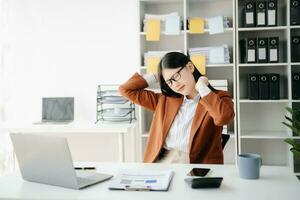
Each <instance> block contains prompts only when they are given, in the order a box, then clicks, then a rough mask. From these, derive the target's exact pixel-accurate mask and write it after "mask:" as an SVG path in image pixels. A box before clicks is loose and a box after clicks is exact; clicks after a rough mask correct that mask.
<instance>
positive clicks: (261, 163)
mask: <svg viewBox="0 0 300 200" xmlns="http://www.w3.org/2000/svg"><path fill="white" fill-rule="evenodd" d="M259 164H260V166H259V167H261V166H262V165H263V162H262V158H260V162H259Z"/></svg>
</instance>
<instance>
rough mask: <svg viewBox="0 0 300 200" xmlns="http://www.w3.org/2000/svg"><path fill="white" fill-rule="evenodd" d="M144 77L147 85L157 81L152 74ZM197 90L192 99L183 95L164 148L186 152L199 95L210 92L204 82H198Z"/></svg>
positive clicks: (202, 95)
mask: <svg viewBox="0 0 300 200" xmlns="http://www.w3.org/2000/svg"><path fill="white" fill-rule="evenodd" d="M144 78H145V80H146V81H147V83H148V85H149V86H150V85H151V84H154V83H156V82H157V80H156V79H155V76H154V75H153V74H147V75H144ZM198 91H199V94H198V95H197V96H196V97H194V99H188V98H186V96H184V99H183V102H182V104H181V106H180V108H179V111H178V113H177V115H176V117H175V119H174V121H173V123H172V126H171V128H170V130H169V133H168V136H167V138H166V141H165V144H164V148H166V149H169V150H170V149H176V150H179V151H182V152H186V153H188V144H189V136H190V134H189V133H190V132H191V127H192V123H193V119H194V116H195V111H196V108H197V105H198V103H199V100H200V97H204V96H206V95H208V94H209V93H210V92H211V90H210V89H209V88H208V87H207V86H206V85H205V84H200V86H199V88H198Z"/></svg>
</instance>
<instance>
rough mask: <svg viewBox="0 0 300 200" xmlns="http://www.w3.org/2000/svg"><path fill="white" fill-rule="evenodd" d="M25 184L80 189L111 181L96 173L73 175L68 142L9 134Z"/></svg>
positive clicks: (36, 136)
mask: <svg viewBox="0 0 300 200" xmlns="http://www.w3.org/2000/svg"><path fill="white" fill-rule="evenodd" d="M10 137H11V140H12V143H13V147H14V150H15V153H16V156H17V160H18V163H19V168H20V171H21V174H22V177H23V179H24V180H27V181H31V182H37V183H43V184H49V185H55V186H61V187H66V188H72V189H82V188H85V187H87V186H90V185H94V184H96V183H99V182H103V181H105V180H108V179H110V178H112V177H113V176H112V175H109V174H100V173H96V172H86V173H83V172H81V173H80V172H78V173H76V171H75V169H74V166H73V161H72V157H71V154H70V151H69V147H68V143H67V139H66V138H64V137H58V136H46V135H33V134H22V133H11V134H10Z"/></svg>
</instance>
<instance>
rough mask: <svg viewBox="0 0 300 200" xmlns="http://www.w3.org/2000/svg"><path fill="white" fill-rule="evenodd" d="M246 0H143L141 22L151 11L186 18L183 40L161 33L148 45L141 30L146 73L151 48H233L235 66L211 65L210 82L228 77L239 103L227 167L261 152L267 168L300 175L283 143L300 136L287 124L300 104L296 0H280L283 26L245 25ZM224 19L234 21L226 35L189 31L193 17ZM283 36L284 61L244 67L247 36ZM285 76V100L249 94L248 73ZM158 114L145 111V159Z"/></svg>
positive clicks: (299, 32) (141, 138)
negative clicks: (293, 17)
mask: <svg viewBox="0 0 300 200" xmlns="http://www.w3.org/2000/svg"><path fill="white" fill-rule="evenodd" d="M245 1H246V0H168V1H165V0H154V1H151V0H147V1H145V0H140V1H139V4H140V5H139V9H140V24H141V25H142V21H143V18H144V15H145V13H151V14H167V13H170V12H178V13H179V15H180V16H181V17H182V19H183V24H184V26H183V30H181V32H180V34H179V35H177V36H170V35H165V34H164V33H162V34H161V40H160V41H159V42H148V41H146V39H145V35H146V34H145V33H144V32H143V31H142V26H140V59H141V68H140V73H141V74H144V73H145V72H146V67H145V63H143V54H144V52H147V51H151V50H175V49H176V50H182V51H183V52H184V53H185V54H187V52H188V49H189V48H193V47H201V46H202V47H203V46H214V45H222V44H228V45H229V47H230V56H231V61H230V64H217V65H211V64H208V65H207V66H206V72H207V74H206V76H207V77H208V78H209V79H211V80H212V79H227V80H228V83H229V85H228V89H229V91H230V93H231V94H232V97H233V101H234V104H235V105H236V110H235V113H236V117H235V120H234V123H232V124H230V125H229V126H228V132H229V133H230V135H231V139H230V140H229V142H228V143H227V145H226V147H225V150H224V158H225V163H236V159H237V155H238V153H245V152H251V153H258V154H261V155H262V158H263V163H264V164H266V165H284V166H291V169H292V170H293V171H294V172H295V174H300V161H299V160H297V159H294V157H293V155H292V154H291V152H290V151H289V145H287V144H286V143H285V142H284V141H283V140H284V139H285V138H294V139H297V140H298V141H299V142H300V137H295V136H293V134H292V132H291V131H289V130H288V129H287V128H286V127H285V126H284V125H283V124H282V123H281V122H282V121H284V115H285V114H287V113H286V111H285V107H287V106H295V105H297V106H300V100H293V99H292V89H291V87H292V82H291V74H292V73H293V72H300V63H299V62H298V63H292V62H291V58H290V55H291V52H290V41H291V36H293V35H300V26H290V19H289V16H290V10H289V9H290V7H289V4H290V0H277V3H278V26H275V27H253V28H248V27H247V28H244V27H243V26H242V21H241V19H242V7H243V5H244V3H245ZM218 15H223V16H227V17H229V19H230V27H229V28H226V29H225V32H224V33H222V34H216V35H210V34H209V33H208V30H205V33H204V34H190V32H189V30H187V26H186V25H187V19H188V18H189V17H212V16H218ZM260 36H261V37H272V36H274V37H279V38H280V49H279V63H254V64H245V63H240V59H239V57H240V56H239V40H240V39H242V38H247V37H260ZM253 72H255V73H278V74H280V76H281V77H280V78H281V83H280V92H281V93H280V100H250V99H248V95H247V75H248V74H249V73H253ZM151 119H152V115H151V113H150V112H148V111H145V110H143V109H140V112H139V122H140V136H139V139H138V140H139V141H138V142H139V144H140V155H139V157H140V158H142V155H143V150H144V147H145V144H146V141H147V137H148V131H149V127H150V122H151Z"/></svg>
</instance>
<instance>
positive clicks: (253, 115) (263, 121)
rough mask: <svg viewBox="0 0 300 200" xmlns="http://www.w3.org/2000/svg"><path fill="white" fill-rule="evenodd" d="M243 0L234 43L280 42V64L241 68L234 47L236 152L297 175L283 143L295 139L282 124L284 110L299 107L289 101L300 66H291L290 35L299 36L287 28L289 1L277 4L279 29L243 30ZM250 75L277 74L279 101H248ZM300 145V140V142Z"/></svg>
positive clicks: (296, 164)
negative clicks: (269, 39) (255, 156)
mask: <svg viewBox="0 0 300 200" xmlns="http://www.w3.org/2000/svg"><path fill="white" fill-rule="evenodd" d="M244 3H245V0H236V8H237V13H236V16H237V20H236V21H237V25H238V26H237V27H236V43H237V44H238V41H239V40H240V39H242V38H246V37H272V36H277V37H279V40H280V49H279V51H280V55H279V63H265V64H261V63H257V64H244V63H240V60H239V57H240V56H239V46H238V45H237V87H236V88H237V96H238V98H237V110H238V113H237V114H238V115H237V118H238V131H237V132H238V134H237V136H238V152H239V153H245V152H253V153H258V154H261V155H262V159H263V163H264V164H266V165H284V166H286V165H288V166H291V170H292V171H294V172H295V174H297V173H299V172H300V162H299V161H298V160H297V159H294V157H293V155H292V153H291V152H290V151H289V148H290V147H289V145H287V144H286V143H285V142H284V141H283V140H284V139H285V138H294V139H297V138H298V137H294V136H293V134H292V132H291V131H289V130H288V129H287V128H286V127H285V126H284V125H282V123H281V122H282V121H284V115H285V114H287V112H286V110H285V107H287V106H293V104H294V103H299V101H298V100H292V93H291V92H292V90H291V85H292V84H291V73H292V72H294V71H300V65H298V64H299V63H291V59H290V55H291V52H290V41H291V35H293V34H298V35H299V34H300V29H299V28H300V27H299V26H290V19H289V16H290V6H289V5H290V0H277V3H278V26H275V27H259V28H258V27H253V28H243V27H242V21H241V20H240V19H242V7H243V4H244ZM249 73H278V74H280V79H281V83H280V100H249V99H247V75H248V74H249ZM299 141H300V140H299Z"/></svg>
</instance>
